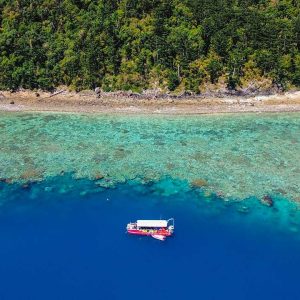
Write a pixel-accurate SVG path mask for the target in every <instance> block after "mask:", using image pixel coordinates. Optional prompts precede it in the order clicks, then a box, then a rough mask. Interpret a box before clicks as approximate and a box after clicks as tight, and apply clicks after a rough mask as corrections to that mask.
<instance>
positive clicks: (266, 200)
mask: <svg viewBox="0 0 300 300" xmlns="http://www.w3.org/2000/svg"><path fill="white" fill-rule="evenodd" d="M260 202H261V203H262V204H263V205H266V206H269V207H272V206H273V205H274V200H273V199H272V197H271V196H270V195H265V196H263V197H262V199H261V200H260Z"/></svg>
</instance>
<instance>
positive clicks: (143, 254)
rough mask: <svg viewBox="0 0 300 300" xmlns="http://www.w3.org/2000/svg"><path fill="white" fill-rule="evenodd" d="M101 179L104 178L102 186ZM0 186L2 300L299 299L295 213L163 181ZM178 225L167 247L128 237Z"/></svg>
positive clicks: (281, 205)
mask: <svg viewBox="0 0 300 300" xmlns="http://www.w3.org/2000/svg"><path fill="white" fill-rule="evenodd" d="M103 180H104V179H103ZM99 183H101V180H97V181H91V180H85V179H80V180H76V179H74V178H73V176H72V174H66V175H64V176H58V177H53V178H48V179H46V180H44V181H41V182H36V183H30V184H26V185H23V186H22V185H17V184H6V183H3V182H1V183H0V199H1V200H0V201H1V203H2V205H1V207H0V244H1V247H0V257H1V265H0V282H1V285H0V298H1V299H138V298H139V299H140V298H142V299H153V298H154V297H155V299H192V298H196V297H197V298H201V299H297V297H298V279H297V278H298V271H299V269H300V255H299V253H300V251H299V250H300V240H299V238H298V234H297V233H296V232H295V231H296V230H297V229H298V228H299V221H298V220H299V212H298V209H297V207H296V205H294V204H293V203H292V202H289V201H288V200H287V199H282V198H280V197H277V198H276V196H275V197H274V206H273V207H266V206H264V205H262V204H261V203H260V202H259V200H258V199H256V198H249V199H246V200H244V201H243V202H241V201H236V200H234V199H231V200H230V201H228V199H222V198H221V197H219V196H217V195H215V194H206V193H205V192H203V191H202V190H201V189H192V188H190V187H189V186H188V184H187V182H182V181H179V180H175V179H172V178H164V179H162V180H160V181H159V182H148V183H145V184H140V183H137V182H136V181H127V182H125V183H124V184H118V185H116V186H110V187H106V188H105V185H104V184H102V185H101V184H100V185H99ZM169 217H174V218H175V236H174V237H172V238H169V239H168V240H167V241H165V242H161V241H157V240H154V239H151V238H139V237H134V236H129V235H127V234H126V233H125V226H126V223H128V222H129V221H134V220H136V219H140V218H142V219H148V218H149V219H153V218H169Z"/></svg>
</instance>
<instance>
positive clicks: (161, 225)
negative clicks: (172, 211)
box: [126, 218, 175, 241]
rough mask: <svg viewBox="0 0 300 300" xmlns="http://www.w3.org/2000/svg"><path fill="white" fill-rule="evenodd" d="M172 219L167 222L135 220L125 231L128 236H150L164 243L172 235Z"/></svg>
mask: <svg viewBox="0 0 300 300" xmlns="http://www.w3.org/2000/svg"><path fill="white" fill-rule="evenodd" d="M174 228H175V227H174V218H171V219H168V220H137V221H136V222H134V223H128V224H127V227H126V230H127V233H129V234H134V235H142V236H151V237H153V238H155V239H157V240H161V241H164V240H165V239H166V238H167V237H169V236H172V235H173V233H174Z"/></svg>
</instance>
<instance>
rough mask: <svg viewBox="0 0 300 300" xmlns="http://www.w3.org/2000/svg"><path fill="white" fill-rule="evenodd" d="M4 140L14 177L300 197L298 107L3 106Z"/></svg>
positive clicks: (1, 148)
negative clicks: (177, 183)
mask: <svg viewBox="0 0 300 300" xmlns="http://www.w3.org/2000/svg"><path fill="white" fill-rule="evenodd" d="M0 140H1V145H0V164H1V169H0V177H2V178H11V179H12V180H13V181H19V180H23V181H26V180H28V179H33V178H34V179H40V178H45V177H47V176H56V175H58V174H60V173H61V172H74V176H75V177H78V178H95V177H98V178H99V177H102V176H104V177H105V178H106V179H109V181H110V183H111V185H114V184H117V183H123V182H126V181H127V180H132V179H139V180H140V182H148V181H158V180H160V179H161V178H163V177H165V176H170V177H172V178H175V179H179V180H182V181H185V180H186V181H188V182H189V183H192V182H193V181H194V182H200V185H205V189H206V190H207V191H210V192H217V193H219V194H222V195H224V196H225V197H233V198H240V199H243V198H247V197H249V196H258V197H262V196H263V195H265V194H281V195H285V196H286V197H287V198H296V200H297V199H298V200H299V195H300V185H299V182H300V114H299V113H293V114H245V115H240V116H238V115H218V116H216V115H213V116H189V117H179V116H171V117H167V116H120V115H115V116H99V115H76V114H64V115H60V114H16V113H11V114H7V113H6V114H3V113H2V114H1V115H0ZM103 184H104V183H103ZM105 185H108V183H105ZM178 188H180V187H178ZM170 192H172V193H173V192H174V190H173V191H166V193H170Z"/></svg>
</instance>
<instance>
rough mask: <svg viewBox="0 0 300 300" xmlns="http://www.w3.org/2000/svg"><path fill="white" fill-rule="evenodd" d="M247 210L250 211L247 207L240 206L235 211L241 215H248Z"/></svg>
mask: <svg viewBox="0 0 300 300" xmlns="http://www.w3.org/2000/svg"><path fill="white" fill-rule="evenodd" d="M249 210H250V209H249V207H248V206H242V207H239V208H238V210H237V211H238V212H239V213H242V214H247V213H249Z"/></svg>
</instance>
